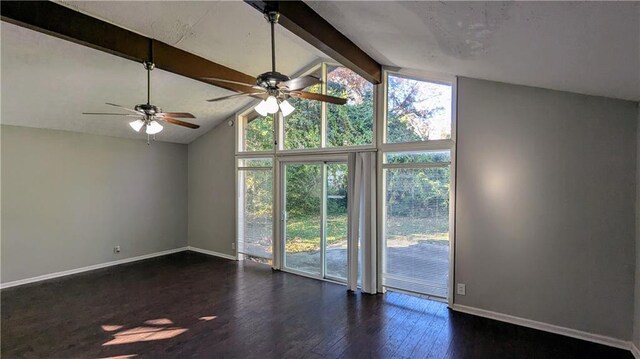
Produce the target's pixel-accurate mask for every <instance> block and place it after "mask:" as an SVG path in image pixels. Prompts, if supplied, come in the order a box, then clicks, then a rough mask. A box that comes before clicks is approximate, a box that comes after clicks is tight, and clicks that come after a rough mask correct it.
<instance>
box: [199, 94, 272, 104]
mask: <svg viewBox="0 0 640 359" xmlns="http://www.w3.org/2000/svg"><path fill="white" fill-rule="evenodd" d="M262 94H265V92H252V93H236V94H233V95H229V96H223V97H218V98H212V99H209V100H207V101H208V102H216V101H222V100H228V99H232V98H238V97H244V96H254V97H255V96H256V95H262Z"/></svg>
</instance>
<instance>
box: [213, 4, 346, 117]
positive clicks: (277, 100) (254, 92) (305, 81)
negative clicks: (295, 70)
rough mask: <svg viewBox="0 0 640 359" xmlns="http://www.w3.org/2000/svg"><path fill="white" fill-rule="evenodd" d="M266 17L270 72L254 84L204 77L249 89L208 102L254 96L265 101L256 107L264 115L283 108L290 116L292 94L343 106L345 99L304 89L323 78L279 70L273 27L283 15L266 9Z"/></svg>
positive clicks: (261, 76)
mask: <svg viewBox="0 0 640 359" xmlns="http://www.w3.org/2000/svg"><path fill="white" fill-rule="evenodd" d="M264 17H265V19H267V21H268V22H269V25H270V27H271V71H269V72H265V73H263V74H260V75H258V77H257V78H256V83H255V84H248V83H243V82H238V81H232V80H227V79H222V78H214V77H205V78H203V80H208V81H213V83H214V84H215V83H216V82H225V83H232V84H235V85H242V86H246V87H247V91H246V92H244V93H239V94H233V95H229V96H224V97H218V98H214V99H210V100H207V101H209V102H216V101H222V100H227V99H231V98H238V97H244V96H251V97H254V98H258V99H261V100H262V101H260V102H259V103H258V104H257V105H256V106H255V107H254V110H255V111H256V112H257V113H258V114H260V115H261V116H268V115H270V114H275V113H277V112H278V111H280V113H281V114H282V116H284V117H286V116H288V115H290V114H291V113H292V112H293V111H294V110H295V107H293V106H292V105H291V103H289V102H288V101H287V100H288V99H289V98H290V97H295V98H300V99H306V100H313V101H322V102H329V103H333V104H338V105H344V104H345V103H347V100H346V99H343V98H340V97H334V96H327V95H323V94H318V93H311V92H305V91H302V90H304V89H305V88H307V87H310V86H314V85H319V84H321V83H322V80H321V79H319V78H317V77H315V76H312V75H306V76H301V77H298V78H294V79H291V78H289V76H287V75H284V74H281V73H279V72H278V71H276V42H275V29H274V28H275V24H277V23H278V19H279V18H280V14H279V13H278V12H277V11H267V12H265V14H264Z"/></svg>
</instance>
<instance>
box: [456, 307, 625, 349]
mask: <svg viewBox="0 0 640 359" xmlns="http://www.w3.org/2000/svg"><path fill="white" fill-rule="evenodd" d="M451 309H453V310H455V311H457V312H462V313H467V314H472V315H477V316H480V317H485V318H489V319H495V320H499V321H501V322H506V323H511V324H516V325H520V326H523V327H528V328H533V329H538V330H542V331H545V332H550V333H554V334H560V335H565V336H568V337H572V338H576V339H582V340H586V341H589V342H593V343H598V344H603V345H607V346H610V347H614V348H619V349H626V350H632V348H631V343H630V342H627V341H624V340H620V339H615V338H611V337H607V336H604V335H599V334H593V333H588V332H584V331H581V330H576V329H571V328H566V327H561V326H557V325H553V324H548V323H542V322H538V321H535V320H531V319H525V318H520V317H515V316H512V315H508V314H502V313H496V312H492V311H489V310H484V309H479V308H474V307H468V306H466V305H460V304H454V305H453V307H451Z"/></svg>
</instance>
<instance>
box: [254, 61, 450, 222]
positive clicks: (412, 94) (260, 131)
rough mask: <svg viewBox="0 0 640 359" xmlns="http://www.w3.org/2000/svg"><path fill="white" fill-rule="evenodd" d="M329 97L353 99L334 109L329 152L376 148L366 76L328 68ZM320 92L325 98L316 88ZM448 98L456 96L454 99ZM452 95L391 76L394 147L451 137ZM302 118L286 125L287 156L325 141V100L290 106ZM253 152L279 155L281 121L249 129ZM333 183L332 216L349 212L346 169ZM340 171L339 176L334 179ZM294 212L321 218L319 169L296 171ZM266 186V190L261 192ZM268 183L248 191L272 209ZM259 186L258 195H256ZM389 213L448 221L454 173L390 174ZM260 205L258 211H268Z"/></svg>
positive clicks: (291, 190) (430, 157)
mask: <svg viewBox="0 0 640 359" xmlns="http://www.w3.org/2000/svg"><path fill="white" fill-rule="evenodd" d="M326 86H327V94H328V95H331V96H338V97H344V98H347V99H348V102H347V105H344V106H339V105H332V104H327V106H326V116H327V118H326V121H327V146H329V147H340V146H353V145H365V144H371V143H374V141H375V139H374V138H373V122H374V110H375V107H374V91H373V86H372V85H371V84H370V83H369V82H367V81H366V80H364V79H363V78H362V77H360V76H359V75H357V74H356V73H354V72H352V71H351V70H349V69H347V68H344V67H332V66H329V67H328V69H327V79H326ZM312 91H316V92H319V91H320V88H319V87H316V88H315V89H312ZM447 91H449V92H448V93H447ZM450 96H451V94H450V88H448V87H446V86H443V85H438V84H430V83H425V82H422V81H415V80H410V79H406V78H402V77H394V76H389V91H388V100H387V101H388V104H387V117H388V127H387V141H388V142H390V143H400V142H414V141H425V140H431V139H443V138H450V136H451V132H450V128H451V123H450V114H449V113H448V111H450V108H448V106H449V107H450V105H447V101H450ZM289 101H290V102H291V104H292V105H293V106H294V107H295V111H294V112H293V113H292V114H291V115H289V116H287V118H285V119H284V126H285V128H284V131H285V136H284V141H285V143H284V147H285V148H286V149H303V148H319V147H320V142H321V132H320V131H321V116H322V105H321V103H319V102H317V101H308V100H299V99H293V98H292V99H289ZM245 131H246V132H245V139H246V149H247V150H250V151H257V150H271V149H272V148H273V142H274V137H273V136H274V135H273V121H272V119H271V118H270V117H268V118H256V119H254V120H252V121H251V122H250V124H248V125H247V126H246V129H245ZM448 160H449V158H448V156H447V154H446V153H429V154H421V155H415V154H400V155H396V156H395V157H394V159H393V161H394V162H396V163H409V162H425V161H427V162H446V161H448ZM329 167H330V168H333V169H331V170H330V171H329V173H328V174H327V175H328V178H329V180H333V181H334V182H336V186H335V193H330V195H331V196H332V200H330V201H328V202H327V205H328V210H329V212H330V213H343V212H345V211H346V205H347V197H346V195H347V189H346V166H344V168H341V167H331V166H329ZM331 171H333V172H331ZM286 181H287V189H288V191H287V193H286V196H287V197H286V201H287V209H288V210H289V211H290V212H292V213H291V214H292V215H296V216H303V217H304V216H317V215H319V213H320V203H321V202H320V196H321V193H322V186H323V184H322V178H321V176H320V172H319V166H315V165H296V166H294V165H290V166H288V170H287V175H286ZM258 184H259V185H260V186H259V187H260V188H262V189H259V188H258ZM265 185H266V183H265V182H264V181H259V182H256V183H255V184H251V183H249V182H247V183H246V186H247V191H253V192H251V193H252V196H253V197H254V198H256V200H257V201H265V205H266V206H267V207H268V208H269V209H270V208H271V202H272V199H271V197H270V196H271V192H270V191H269V192H268V193H266V192H265V190H266V186H265ZM251 186H254V187H255V188H253V189H251ZM386 188H387V193H386V196H387V204H388V207H387V212H388V215H393V216H411V217H421V216H424V217H426V216H446V215H448V208H449V169H448V168H446V167H441V168H428V169H393V170H388V171H387V182H386ZM267 207H264V208H260V206H259V205H258V204H257V203H256V204H252V207H251V208H254V209H255V211H256V212H264V211H265V210H266V208H267Z"/></svg>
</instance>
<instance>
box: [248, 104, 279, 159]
mask: <svg viewBox="0 0 640 359" xmlns="http://www.w3.org/2000/svg"><path fill="white" fill-rule="evenodd" d="M239 120H240V128H241V131H242V133H241V141H240V151H247V152H252V151H272V150H273V144H274V138H273V117H272V116H271V115H269V116H260V114H258V113H257V112H255V111H254V110H253V109H251V110H249V111H248V112H247V113H246V114H244V115H241V116H240V117H239Z"/></svg>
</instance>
